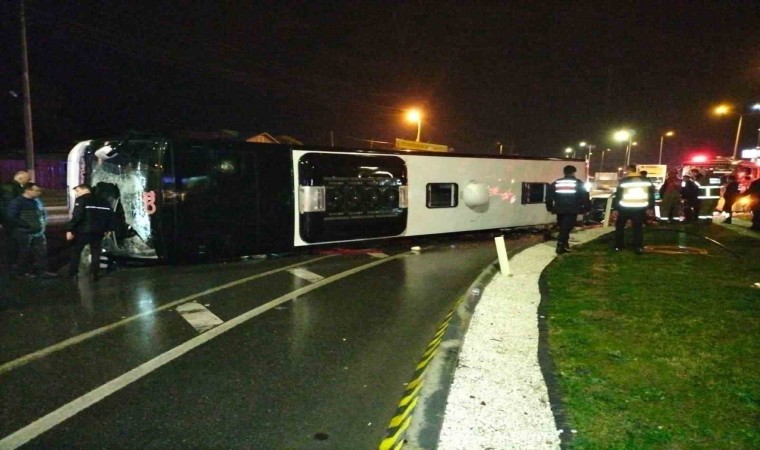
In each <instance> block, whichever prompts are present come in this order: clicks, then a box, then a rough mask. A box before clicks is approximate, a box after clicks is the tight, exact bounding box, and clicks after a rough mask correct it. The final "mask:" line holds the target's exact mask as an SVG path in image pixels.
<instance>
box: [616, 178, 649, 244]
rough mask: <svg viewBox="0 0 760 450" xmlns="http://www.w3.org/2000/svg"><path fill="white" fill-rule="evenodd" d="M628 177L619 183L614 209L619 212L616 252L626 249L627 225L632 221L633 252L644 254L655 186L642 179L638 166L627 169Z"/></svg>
mask: <svg viewBox="0 0 760 450" xmlns="http://www.w3.org/2000/svg"><path fill="white" fill-rule="evenodd" d="M626 170H627V174H626V176H625V177H624V178H623V179H622V180H620V183H618V187H617V190H616V191H615V197H614V198H613V200H612V207H613V208H615V210H616V211H617V220H616V221H615V250H622V249H623V248H624V247H625V224H626V223H627V222H628V221H629V220H630V221H631V227H632V228H633V251H634V252H636V254H637V255H641V254H642V253H644V222H645V221H646V217H647V211H648V210H652V209H654V185H653V184H652V182H651V181H650V180H648V179H646V178H642V177H641V175H639V173H638V172H637V171H636V166H634V165H630V166H628V167H627V168H626Z"/></svg>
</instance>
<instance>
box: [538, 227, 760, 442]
mask: <svg viewBox="0 0 760 450" xmlns="http://www.w3.org/2000/svg"><path fill="white" fill-rule="evenodd" d="M669 230H670V231H669ZM678 230H682V231H684V232H685V233H684V232H678ZM627 231H628V232H630V230H627ZM696 235H699V236H696ZM701 236H707V237H710V238H712V239H714V240H716V241H718V242H720V243H721V244H723V245H725V246H726V247H728V248H729V249H731V250H732V251H734V252H735V253H737V254H738V255H739V256H740V257H737V256H734V255H732V254H731V253H729V252H728V251H726V250H724V249H721V248H720V247H719V246H718V245H715V244H713V243H710V242H708V241H707V240H705V239H704V238H702V237H701ZM612 237H613V236H612V233H610V234H608V235H606V236H603V237H602V238H600V239H598V240H596V241H592V242H590V243H589V244H587V245H585V246H582V247H578V248H576V249H575V250H576V251H574V252H573V253H571V254H569V255H565V256H563V257H560V258H557V259H556V260H555V261H554V262H553V263H552V264H551V265H550V266H549V267H548V268H547V270H546V272H545V280H546V283H547V288H548V299H549V300H548V303H547V304H546V305H545V308H546V309H545V312H546V314H547V317H548V318H549V319H548V341H549V348H550V351H551V357H552V360H553V361H554V364H555V369H556V377H557V382H558V388H559V392H560V395H561V400H562V402H563V403H564V406H565V414H566V416H567V420H568V422H569V424H570V427H571V428H573V429H574V430H576V432H575V434H574V435H573V439H572V441H571V442H570V447H571V448H578V449H613V448H614V449H642V448H646V449H648V448H667V449H702V448H704V449H758V448H760V407H759V404H758V400H759V399H760V364H759V363H758V361H760V351H759V350H760V346H759V345H758V338H759V337H760V336H759V335H758V328H760V320H759V319H760V289H757V288H752V287H751V286H752V285H753V283H755V282H760V240H757V239H753V238H751V237H747V236H741V235H738V234H735V233H733V232H732V231H730V230H727V229H725V228H723V227H720V226H717V225H707V224H706V225H688V226H683V225H672V226H653V227H649V228H647V229H646V230H645V234H644V241H645V245H646V246H655V247H657V246H662V247H661V248H664V247H665V246H669V247H671V249H672V247H673V246H682V247H690V248H693V249H695V250H703V251H706V253H692V254H659V253H654V251H655V250H652V251H651V252H649V253H646V254H644V255H641V256H638V255H635V254H634V253H633V252H630V251H626V252H621V253H615V252H613V251H611V250H610V247H611V243H612ZM627 238H628V239H630V235H628V236H627Z"/></svg>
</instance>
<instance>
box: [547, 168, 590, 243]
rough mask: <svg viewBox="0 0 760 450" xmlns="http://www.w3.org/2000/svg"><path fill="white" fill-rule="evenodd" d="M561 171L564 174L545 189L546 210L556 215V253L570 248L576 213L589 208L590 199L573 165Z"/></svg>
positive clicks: (583, 211)
mask: <svg viewBox="0 0 760 450" xmlns="http://www.w3.org/2000/svg"><path fill="white" fill-rule="evenodd" d="M562 172H563V173H564V174H565V176H564V177H562V178H559V179H557V180H556V181H554V183H552V184H550V185H549V189H548V190H547V191H546V210H547V211H549V212H550V213H552V214H556V215H557V225H558V227H559V235H558V236H557V254H562V253H567V252H568V251H569V250H570V244H569V243H568V241H569V239H570V231H572V229H573V226H575V220H576V219H577V218H578V214H583V213H585V212H588V211H589V209H591V199H590V198H589V193H588V191H587V190H586V187H585V186H584V185H583V182H582V181H581V180H579V179H577V178H575V167H573V166H565V167H564V169H563V170H562Z"/></svg>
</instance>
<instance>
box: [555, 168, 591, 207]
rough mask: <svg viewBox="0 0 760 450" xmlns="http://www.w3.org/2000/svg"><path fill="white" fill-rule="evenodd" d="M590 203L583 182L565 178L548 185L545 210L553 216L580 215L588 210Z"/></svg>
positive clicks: (573, 178)
mask: <svg viewBox="0 0 760 450" xmlns="http://www.w3.org/2000/svg"><path fill="white" fill-rule="evenodd" d="M590 204H591V201H590V200H589V195H588V191H587V190H586V188H585V187H584V186H583V182H582V181H581V180H579V179H577V178H575V177H574V176H567V177H563V178H560V179H558V180H556V181H555V182H554V183H552V184H550V185H549V189H548V190H547V192H546V209H547V210H548V211H549V212H552V213H555V214H580V213H583V212H586V211H588V210H589V207H590Z"/></svg>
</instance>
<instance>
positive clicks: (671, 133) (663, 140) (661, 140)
mask: <svg viewBox="0 0 760 450" xmlns="http://www.w3.org/2000/svg"><path fill="white" fill-rule="evenodd" d="M675 134H676V133H675V131H668V132H667V133H665V134H663V135H662V136H660V158H659V159H658V160H657V164H662V144H663V143H664V142H665V137H666V136H667V137H671V136H674V135H675Z"/></svg>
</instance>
